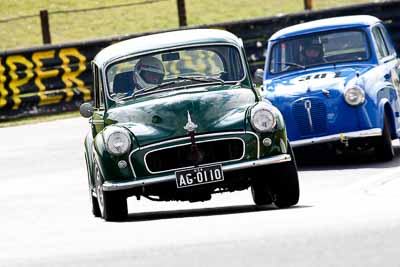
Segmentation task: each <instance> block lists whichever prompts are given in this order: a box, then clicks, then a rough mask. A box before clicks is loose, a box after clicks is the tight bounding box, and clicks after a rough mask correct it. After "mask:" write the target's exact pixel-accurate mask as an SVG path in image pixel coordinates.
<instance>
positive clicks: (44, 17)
mask: <svg viewBox="0 0 400 267" xmlns="http://www.w3.org/2000/svg"><path fill="white" fill-rule="evenodd" d="M40 24H41V25H42V37H43V43H44V44H51V37H50V25H49V13H48V12H47V10H40Z"/></svg>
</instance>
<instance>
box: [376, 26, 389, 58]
mask: <svg viewBox="0 0 400 267" xmlns="http://www.w3.org/2000/svg"><path fill="white" fill-rule="evenodd" d="M372 34H373V36H374V39H375V43H376V47H377V49H378V50H377V52H378V58H379V59H381V58H384V57H386V56H388V55H389V51H388V49H387V47H386V44H385V42H384V40H383V36H382V33H381V31H380V30H379V27H378V26H376V27H374V28H373V29H372Z"/></svg>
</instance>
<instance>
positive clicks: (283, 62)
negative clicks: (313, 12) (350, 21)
mask: <svg viewBox="0 0 400 267" xmlns="http://www.w3.org/2000/svg"><path fill="white" fill-rule="evenodd" d="M369 57H370V52H369V45H368V40H367V37H366V35H365V33H364V32H363V31H361V30H345V31H334V32H322V33H318V34H311V35H304V36H301V37H297V38H292V39H287V40H282V41H279V42H277V43H275V44H274V45H273V47H272V50H271V54H270V63H269V72H270V73H272V74H277V73H282V72H287V71H292V70H298V69H304V68H307V67H311V66H318V65H324V64H336V63H341V62H351V61H364V60H368V59H369Z"/></svg>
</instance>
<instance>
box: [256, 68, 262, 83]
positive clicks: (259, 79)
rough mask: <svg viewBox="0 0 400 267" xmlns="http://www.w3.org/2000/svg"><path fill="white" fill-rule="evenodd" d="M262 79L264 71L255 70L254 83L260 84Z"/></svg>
mask: <svg viewBox="0 0 400 267" xmlns="http://www.w3.org/2000/svg"><path fill="white" fill-rule="evenodd" d="M263 79H264V70H262V69H257V70H256V72H254V82H255V83H256V84H262V83H263Z"/></svg>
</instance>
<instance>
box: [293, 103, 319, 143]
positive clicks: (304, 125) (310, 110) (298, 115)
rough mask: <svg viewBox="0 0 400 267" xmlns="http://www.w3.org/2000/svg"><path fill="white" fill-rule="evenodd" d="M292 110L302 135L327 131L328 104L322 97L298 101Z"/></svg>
mask: <svg viewBox="0 0 400 267" xmlns="http://www.w3.org/2000/svg"><path fill="white" fill-rule="evenodd" d="M306 102H307V103H306ZM292 111H293V116H294V119H295V121H296V123H297V126H298V129H299V132H300V135H301V136H312V135H320V134H323V133H325V132H326V106H325V104H324V103H323V102H322V101H321V100H320V99H316V98H309V99H304V100H301V101H297V102H295V103H294V104H293V107H292Z"/></svg>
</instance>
